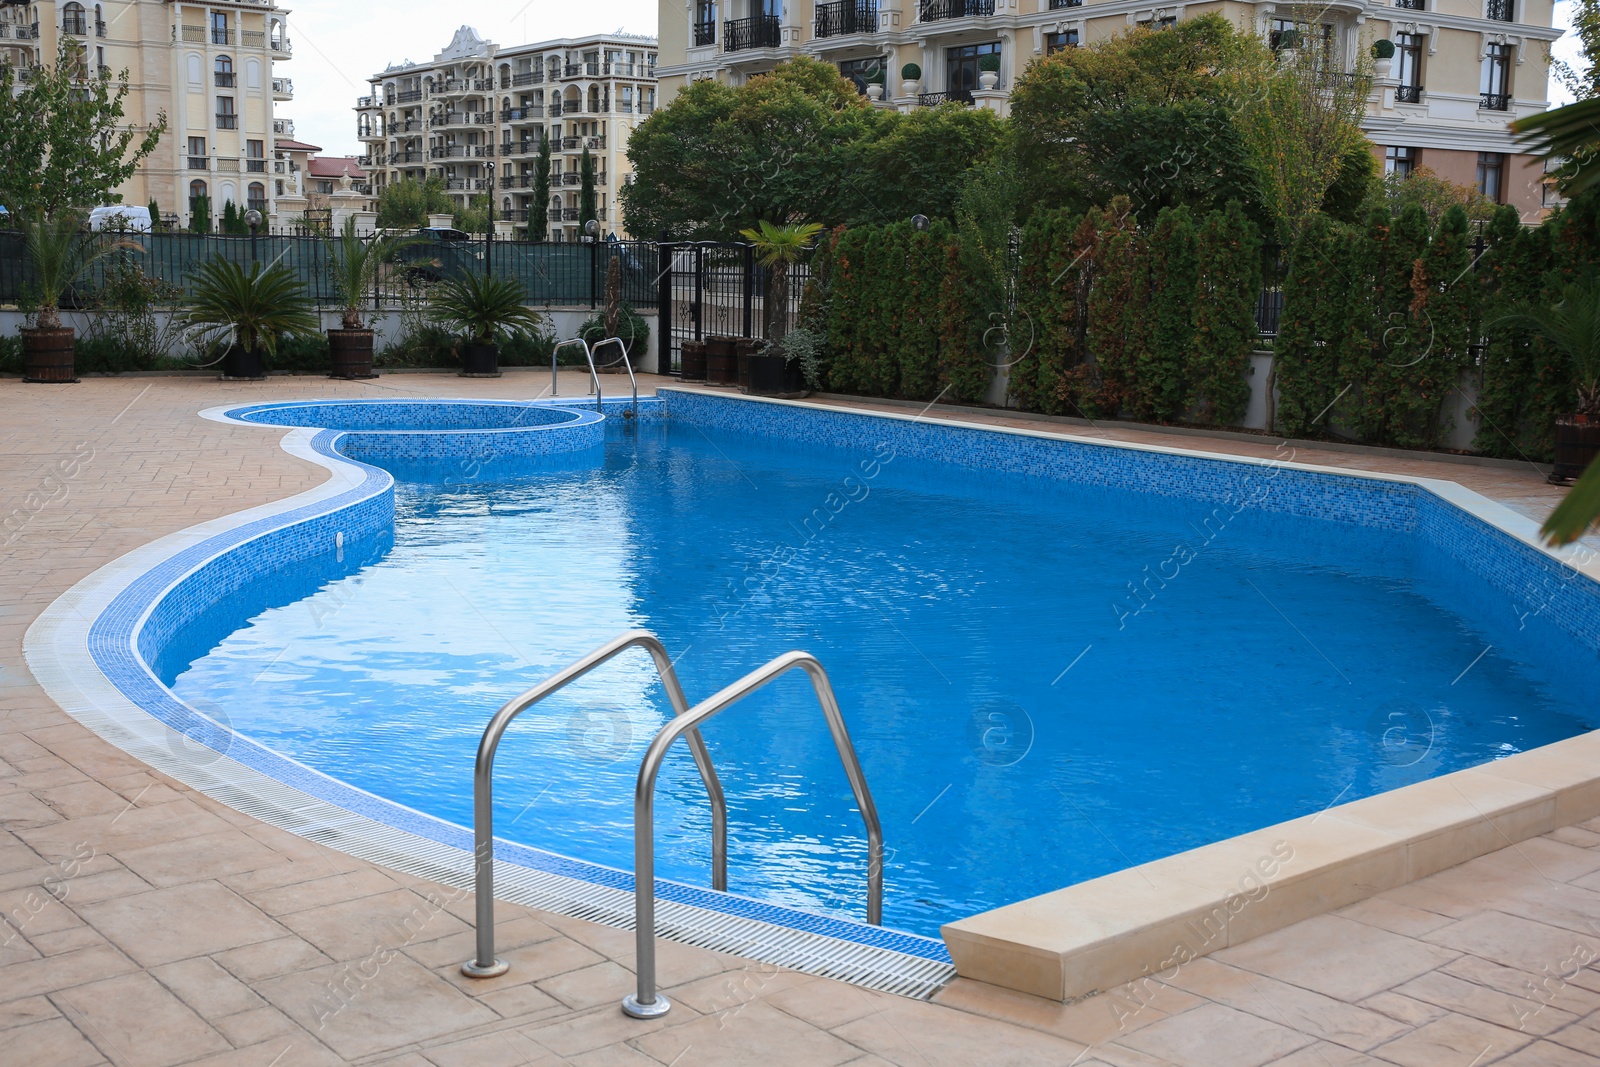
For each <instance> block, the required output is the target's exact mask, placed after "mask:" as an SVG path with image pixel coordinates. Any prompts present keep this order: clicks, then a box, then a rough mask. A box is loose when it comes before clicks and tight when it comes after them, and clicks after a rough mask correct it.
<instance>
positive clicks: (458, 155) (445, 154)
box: [428, 144, 467, 159]
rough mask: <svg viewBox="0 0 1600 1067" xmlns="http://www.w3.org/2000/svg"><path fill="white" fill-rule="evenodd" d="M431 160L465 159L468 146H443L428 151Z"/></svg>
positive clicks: (436, 146)
mask: <svg viewBox="0 0 1600 1067" xmlns="http://www.w3.org/2000/svg"><path fill="white" fill-rule="evenodd" d="M428 158H430V159H465V158H467V146H466V145H464V144H442V145H435V146H434V147H433V148H430V149H428Z"/></svg>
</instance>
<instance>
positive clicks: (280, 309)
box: [188, 258, 322, 356]
mask: <svg viewBox="0 0 1600 1067" xmlns="http://www.w3.org/2000/svg"><path fill="white" fill-rule="evenodd" d="M188 322H189V324H190V325H191V326H195V327H198V328H199V329H200V330H201V332H202V335H204V336H206V337H207V338H208V340H212V341H217V340H223V341H232V342H234V343H237V344H238V346H239V347H240V348H241V349H243V350H244V351H245V352H247V353H251V354H257V353H265V354H266V355H269V356H271V355H276V354H277V351H278V341H279V339H280V338H282V337H315V336H317V334H318V333H320V332H321V325H322V324H321V323H320V322H319V321H318V320H317V313H316V311H315V309H314V308H313V307H312V305H311V301H310V299H309V298H307V296H306V292H305V287H304V286H302V285H301V284H300V280H299V279H298V278H296V277H295V274H294V272H293V271H292V270H290V269H289V268H288V267H285V266H283V265H282V264H278V263H273V264H271V265H269V266H267V267H265V268H263V267H262V266H261V265H260V264H256V263H252V264H251V265H250V269H249V270H246V269H245V268H243V267H241V266H239V265H238V264H237V263H230V262H229V261H228V260H225V259H220V258H218V259H212V260H211V261H210V262H208V263H206V264H205V265H204V266H202V267H201V268H200V271H199V274H198V275H197V276H196V278H195V284H194V299H193V301H192V302H191V303H190V305H189V314H188Z"/></svg>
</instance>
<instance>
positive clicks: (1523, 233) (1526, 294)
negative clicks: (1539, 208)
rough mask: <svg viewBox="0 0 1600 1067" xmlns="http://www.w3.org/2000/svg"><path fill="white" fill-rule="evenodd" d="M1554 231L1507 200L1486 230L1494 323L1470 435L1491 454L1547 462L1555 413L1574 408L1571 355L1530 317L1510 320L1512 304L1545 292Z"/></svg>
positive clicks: (1485, 265)
mask: <svg viewBox="0 0 1600 1067" xmlns="http://www.w3.org/2000/svg"><path fill="white" fill-rule="evenodd" d="M1553 231H1554V227H1552V226H1548V225H1546V226H1538V227H1526V226H1523V225H1522V221H1521V219H1520V218H1519V217H1518V215H1517V209H1516V208H1515V207H1512V206H1511V205H1509V204H1506V205H1502V206H1501V208H1500V209H1499V211H1497V212H1496V213H1495V216H1494V218H1493V219H1492V220H1490V222H1489V225H1488V226H1487V227H1486V228H1485V233H1484V236H1485V241H1486V244H1487V248H1486V249H1485V250H1484V254H1483V256H1482V258H1481V259H1480V260H1479V261H1478V269H1477V277H1478V279H1479V281H1480V284H1481V287H1482V295H1481V300H1482V302H1483V309H1484V310H1483V318H1484V321H1485V322H1486V323H1489V325H1488V326H1487V327H1486V328H1485V331H1484V332H1485V334H1486V335H1487V344H1486V345H1485V346H1484V352H1483V364H1482V371H1481V375H1480V378H1479V385H1478V399H1477V408H1476V411H1475V414H1476V415H1477V419H1478V432H1477V434H1476V435H1475V436H1474V437H1473V440H1472V447H1473V450H1474V451H1477V452H1482V453H1484V454H1485V455H1490V456H1501V457H1504V458H1507V459H1519V458H1531V459H1548V458H1549V457H1550V453H1551V427H1552V426H1553V425H1554V423H1555V416H1556V415H1557V413H1559V412H1569V411H1571V410H1572V406H1573V390H1572V376H1571V375H1570V374H1569V373H1568V372H1567V371H1568V368H1567V364H1566V360H1565V358H1564V357H1561V356H1560V355H1559V354H1557V353H1555V352H1554V351H1553V350H1552V349H1551V348H1550V346H1549V344H1548V343H1547V342H1545V341H1543V340H1542V339H1541V338H1539V337H1538V335H1537V334H1535V333H1534V332H1533V331H1532V330H1530V329H1529V328H1528V325H1527V324H1526V323H1525V322H1521V321H1517V320H1514V319H1512V320H1505V316H1506V313H1507V312H1509V311H1510V310H1511V309H1512V308H1514V307H1516V306H1518V305H1526V304H1533V303H1537V302H1538V301H1539V300H1540V299H1541V298H1542V297H1544V296H1545V293H1546V276H1547V274H1548V272H1549V271H1550V267H1551V264H1552V261H1553V255H1552V252H1553V250H1552V245H1551V238H1552V236H1553ZM1496 320H1503V321H1496Z"/></svg>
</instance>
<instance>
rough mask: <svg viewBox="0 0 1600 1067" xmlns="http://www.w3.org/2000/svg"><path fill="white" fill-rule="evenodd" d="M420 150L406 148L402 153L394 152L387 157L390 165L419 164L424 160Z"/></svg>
mask: <svg viewBox="0 0 1600 1067" xmlns="http://www.w3.org/2000/svg"><path fill="white" fill-rule="evenodd" d="M424 158H425V157H424V155H423V152H422V149H420V148H408V149H406V150H405V151H404V152H396V153H394V154H393V155H391V156H390V157H389V162H391V163H421V162H422V161H423V159H424Z"/></svg>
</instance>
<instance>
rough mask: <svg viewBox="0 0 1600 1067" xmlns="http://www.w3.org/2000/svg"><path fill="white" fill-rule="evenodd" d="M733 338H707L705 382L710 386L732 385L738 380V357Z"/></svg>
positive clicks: (735, 340) (735, 342) (736, 340)
mask: <svg viewBox="0 0 1600 1067" xmlns="http://www.w3.org/2000/svg"><path fill="white" fill-rule="evenodd" d="M737 342H738V339H737V338H734V337H707V338H706V340H705V346H706V381H708V382H710V383H711V384H712V385H732V384H734V383H735V382H737V381H738V380H739V357H738V349H737V347H736V345H737Z"/></svg>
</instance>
